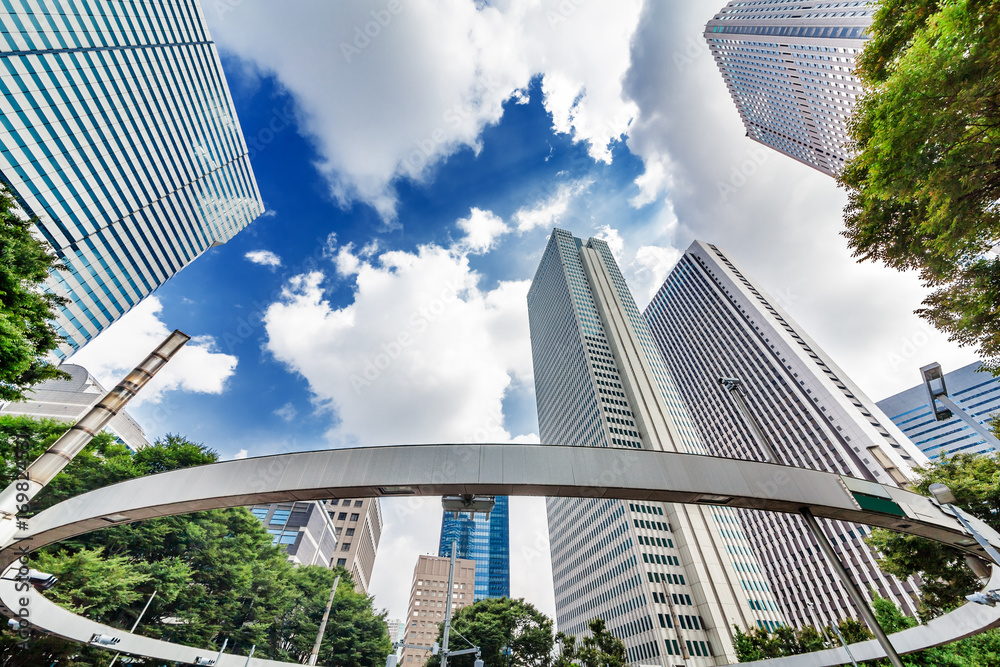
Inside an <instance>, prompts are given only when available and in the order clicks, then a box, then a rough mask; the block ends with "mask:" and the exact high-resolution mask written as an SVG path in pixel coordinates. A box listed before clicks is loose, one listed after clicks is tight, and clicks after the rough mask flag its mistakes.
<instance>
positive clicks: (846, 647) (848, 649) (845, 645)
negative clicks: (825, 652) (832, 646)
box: [830, 623, 858, 667]
mask: <svg viewBox="0 0 1000 667" xmlns="http://www.w3.org/2000/svg"><path fill="white" fill-rule="evenodd" d="M830 627H831V628H833V631H834V632H836V633H837V637H838V638H839V639H840V643H841V644H842V645H843V646H844V650H845V651H847V657H848V658H850V659H851V664H852V665H854V667H858V661H857V660H855V659H854V654H853V653H851V649H850V648H848V646H847V642H846V641H844V635H843V633H841V632H840V628H838V627H837V624H836V623H834V624H833V625H831V626H830Z"/></svg>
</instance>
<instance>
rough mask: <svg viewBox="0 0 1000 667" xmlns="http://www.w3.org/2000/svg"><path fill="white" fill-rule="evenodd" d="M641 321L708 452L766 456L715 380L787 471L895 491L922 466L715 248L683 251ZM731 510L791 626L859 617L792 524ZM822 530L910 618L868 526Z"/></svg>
mask: <svg viewBox="0 0 1000 667" xmlns="http://www.w3.org/2000/svg"><path fill="white" fill-rule="evenodd" d="M644 317H645V320H646V322H647V323H648V324H649V328H650V329H651V330H652V332H653V337H654V338H655V340H656V344H657V346H658V347H659V349H660V352H662V354H663V358H664V360H665V361H666V365H667V368H668V369H669V370H670V373H671V375H672V376H673V378H674V379H675V381H676V382H677V386H678V388H679V389H680V393H681V394H682V395H683V397H684V403H685V404H686V405H687V409H688V411H689V412H690V414H691V418H692V420H693V421H694V424H695V427H696V428H697V431H698V433H699V434H700V435H701V438H702V441H703V442H705V443H706V445H707V446H708V449H709V451H710V453H711V454H713V455H715V456H726V457H731V458H739V459H751V460H763V459H764V457H763V455H762V453H761V452H760V449H759V447H758V445H757V443H756V441H755V440H754V438H753V436H752V432H751V430H750V429H751V428H752V427H751V426H750V425H748V424H747V423H746V421H745V420H744V418H743V416H742V414H741V412H740V410H739V408H738V406H737V404H736V403H735V400H734V398H733V397H731V396H728V395H727V394H726V391H725V390H724V389H723V388H722V387H721V386H720V384H719V378H721V377H728V378H735V379H738V380H740V381H741V382H742V383H743V385H744V386H745V388H746V401H747V402H748V403H749V407H750V411H751V413H752V414H753V415H754V417H755V418H756V420H757V421H758V422H760V424H761V427H762V428H763V430H764V432H765V433H766V434H767V436H768V438H769V439H770V440H771V442H772V443H773V444H774V446H775V448H776V449H777V450H778V453H779V454H780V456H781V459H782V460H781V462H782V463H784V464H786V465H793V466H798V467H802V468H812V469H814V470H825V471H828V472H835V473H839V474H843V475H851V476H853V477H861V478H864V479H869V480H871V481H873V482H880V483H882V484H902V483H905V482H906V480H907V479H908V477H909V476H910V475H911V466H912V465H913V464H914V463H917V462H922V461H925V460H926V459H925V458H924V457H923V455H922V454H921V453H920V452H919V450H917V449H916V448H915V447H913V445H912V444H910V442H909V441H908V440H907V439H906V438H905V437H904V436H903V434H902V433H900V432H899V430H898V429H897V428H896V427H895V425H893V424H892V422H890V421H889V420H888V419H886V418H885V416H884V415H883V414H882V412H881V411H880V410H879V409H878V408H877V407H876V406H875V404H874V403H873V402H872V401H871V400H869V399H868V397H867V396H865V394H864V393H863V392H862V391H861V390H860V389H859V388H858V387H857V386H856V385H855V384H854V383H853V382H852V381H851V379H850V378H848V377H847V375H846V374H845V373H844V372H843V371H842V370H841V369H840V368H838V367H837V365H836V364H835V363H834V362H833V360H831V359H830V357H828V356H827V355H826V354H825V353H824V352H823V351H822V350H821V349H820V347H819V345H817V344H816V342H815V341H813V340H812V339H811V338H810V337H809V336H808V335H807V334H806V333H805V332H804V331H802V329H801V327H799V326H798V325H797V324H796V323H795V322H794V321H793V320H792V318H791V317H789V315H788V314H787V313H786V312H785V311H784V309H783V308H782V306H781V305H780V304H779V302H778V301H777V300H776V299H774V298H773V297H771V296H770V295H768V294H767V292H765V291H764V289H763V288H762V287H761V286H760V285H758V284H757V283H755V282H754V281H753V279H751V278H750V277H749V276H748V275H747V274H746V272H744V271H743V270H741V269H740V268H739V267H738V266H737V265H736V263H735V262H734V261H733V260H732V259H731V258H730V257H728V256H727V255H726V254H725V253H724V252H723V251H722V250H721V249H719V248H718V247H717V246H714V245H710V244H706V243H702V242H700V241H696V242H694V243H693V244H691V247H690V248H688V250H687V252H686V253H685V254H684V255H683V257H681V259H680V261H679V262H678V263H677V266H675V267H674V269H673V271H671V273H670V275H669V276H668V277H667V280H666V281H665V282H664V283H663V286H662V287H660V290H659V291H658V292H657V294H656V296H655V297H653V301H652V303H650V305H649V306H648V307H647V309H646V311H645V313H644ZM738 514H739V524H740V526H741V527H742V530H743V532H744V533H745V534H746V535H747V536H749V540H750V541H751V543H752V544H753V551H754V553H756V554H757V557H758V558H759V559H760V562H761V563H762V564H763V565H764V568H765V570H766V573H767V579H768V581H769V582H770V583H771V588H772V590H773V591H774V594H775V596H776V597H777V598H778V600H779V602H780V605H781V609H782V611H783V612H784V614H785V616H786V618H788V620H789V621H791V622H793V623H795V624H797V625H800V624H805V623H812V624H816V623H824V624H825V623H829V622H831V621H834V620H839V619H843V618H846V617H855V618H857V617H858V614H857V612H856V611H855V610H854V605H853V603H852V602H851V599H850V596H849V594H848V593H847V591H845V590H844V589H843V587H842V586H841V584H840V581H839V580H838V579H837V577H836V576H835V574H834V573H833V572H832V571H831V570H830V569H829V567H828V566H827V564H826V563H825V562H824V560H823V557H822V555H821V553H820V552H819V549H818V548H817V546H816V545H815V544H814V543H813V541H812V539H811V538H810V536H809V533H808V532H807V530H806V527H805V525H804V524H803V523H802V521H801V519H800V518H799V517H798V516H792V515H786V514H772V513H763V512H756V511H752V510H740V511H739V512H738ZM821 524H822V525H823V527H824V530H825V531H826V534H827V537H828V538H829V539H830V541H831V542H832V543H833V545H834V548H835V549H836V550H837V551H838V553H839V556H840V560H841V562H842V563H843V564H844V565H845V567H847V569H848V571H849V572H850V573H851V575H852V576H853V577H854V580H855V581H856V582H858V583H859V585H860V587H861V589H862V590H863V591H865V592H866V594H867V593H868V591H869V590H870V589H871V590H874V591H875V592H876V593H877V594H879V595H880V596H883V597H887V598H889V599H892V600H894V601H895V602H896V603H898V604H899V605H901V606H902V608H903V609H904V610H905V611H906V612H907V613H910V614H913V613H915V612H916V606H915V604H914V602H913V600H912V599H911V594H912V593H913V587H912V586H911V585H910V584H909V583H901V582H899V581H898V580H896V579H894V578H892V577H890V576H888V575H885V574H883V573H882V572H881V571H880V570H879V569H878V566H877V564H876V558H875V555H874V554H873V553H872V552H871V550H870V549H869V548H868V546H867V545H866V544H865V543H864V542H863V541H862V540H863V538H864V537H865V535H867V534H868V529H867V528H864V527H862V526H857V525H854V524H850V523H846V522H843V521H825V520H821ZM810 603H812V604H813V605H815V606H814V607H811V606H809V605H810Z"/></svg>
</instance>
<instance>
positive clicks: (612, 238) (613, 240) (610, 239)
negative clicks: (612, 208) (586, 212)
mask: <svg viewBox="0 0 1000 667" xmlns="http://www.w3.org/2000/svg"><path fill="white" fill-rule="evenodd" d="M594 238H598V239H601V240H602V241H604V242H605V243H607V244H608V248H609V249H610V250H611V254H612V255H614V256H615V261H616V262H618V264H619V266H620V265H621V263H622V253H623V252H624V251H625V240H624V239H623V238H622V235H621V233H620V232H619V231H618V230H617V229H615V228H613V227H612V226H611V225H601V226H600V227H599V228H598V229H597V233H596V234H594Z"/></svg>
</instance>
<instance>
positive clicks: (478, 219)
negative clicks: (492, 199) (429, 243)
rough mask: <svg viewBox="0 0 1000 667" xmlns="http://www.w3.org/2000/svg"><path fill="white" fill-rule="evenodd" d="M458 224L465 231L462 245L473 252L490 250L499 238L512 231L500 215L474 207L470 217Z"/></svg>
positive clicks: (480, 252) (478, 252)
mask: <svg viewBox="0 0 1000 667" xmlns="http://www.w3.org/2000/svg"><path fill="white" fill-rule="evenodd" d="M456 224H457V225H458V228H459V229H461V230H462V231H463V232H465V238H463V239H462V240H461V247H462V248H463V249H464V250H467V251H468V252H469V253H471V254H482V253H484V252H489V251H490V250H492V249H493V248H494V246H495V245H496V242H497V239H498V238H499V237H500V236H502V235H504V234H506V233H507V232H508V231H510V229H509V228H508V227H507V225H506V224H504V221H503V219H502V218H500V216H498V215H496V214H495V213H493V211H483V210H482V209H478V208H473V209H472V210H471V211H470V212H469V217H468V218H462V219H461V220H459V221H458V222H457V223H456Z"/></svg>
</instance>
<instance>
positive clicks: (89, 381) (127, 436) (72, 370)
mask: <svg viewBox="0 0 1000 667" xmlns="http://www.w3.org/2000/svg"><path fill="white" fill-rule="evenodd" d="M59 369H60V370H63V371H66V372H67V373H69V375H70V379H68V380H46V381H44V382H39V383H38V384H36V385H35V386H34V387H32V388H31V389H30V390H29V391H27V392H25V396H26V399H27V400H25V401H20V402H17V401H15V402H11V403H0V414H5V415H27V416H29V417H35V418H36V419H57V420H59V421H65V422H73V423H76V422H77V421H79V419H80V417H82V416H83V415H84V414H85V413H86V412H87V411H88V410H90V408H92V407H93V406H94V404H95V403H97V401H98V400H100V399H101V398H102V397H103V396H104V395H105V394H106V393H108V391H107V389H105V388H104V387H102V386H101V383H100V382H98V381H97V378H95V377H94V376H93V375H91V374H90V373H89V372H87V369H86V368H84V367H83V366H77V365H76V364H63V365H62V366H60V367H59ZM104 430H105V431H107V432H109V433H111V434H112V435H114V436H115V437H116V438H118V440H119V441H120V442H121V443H122V444H124V445H125V446H126V447H128V448H129V449H131V450H132V451H136V450H138V449H141V448H143V447H145V446H146V445H148V444H149V441H147V440H146V434H145V433H144V432H143V430H142V427H141V426H139V424H138V423H137V422H136V421H135V420H134V419H132V416H131V415H130V414H129V413H128V412H124V411H123V412H120V413H118V414H117V415H115V416H114V417H112V418H111V422H110V423H109V424H108V425H107V426H106V427H105V429H104Z"/></svg>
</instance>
